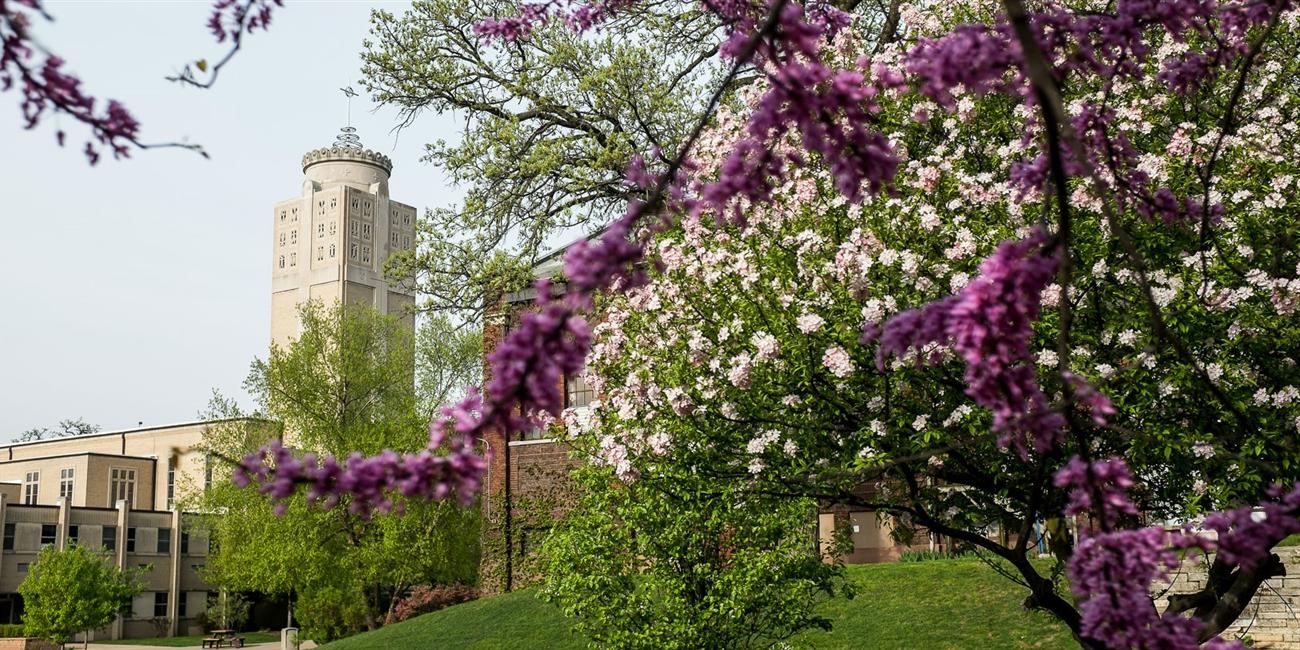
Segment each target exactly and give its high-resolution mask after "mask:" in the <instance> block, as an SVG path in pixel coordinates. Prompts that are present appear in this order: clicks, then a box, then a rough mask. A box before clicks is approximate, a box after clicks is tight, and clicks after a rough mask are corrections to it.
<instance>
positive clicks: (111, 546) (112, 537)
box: [99, 526, 117, 551]
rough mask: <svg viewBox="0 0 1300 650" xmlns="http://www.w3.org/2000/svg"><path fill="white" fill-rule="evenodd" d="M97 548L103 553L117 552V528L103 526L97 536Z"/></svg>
mask: <svg viewBox="0 0 1300 650" xmlns="http://www.w3.org/2000/svg"><path fill="white" fill-rule="evenodd" d="M99 548H101V549H103V550H105V551H115V550H117V526H104V530H103V531H102V532H100V534H99Z"/></svg>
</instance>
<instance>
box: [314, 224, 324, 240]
mask: <svg viewBox="0 0 1300 650" xmlns="http://www.w3.org/2000/svg"><path fill="white" fill-rule="evenodd" d="M324 236H325V224H323V223H318V224H316V237H317V238H320V237H324Z"/></svg>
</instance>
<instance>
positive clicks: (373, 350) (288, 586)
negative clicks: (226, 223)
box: [198, 304, 478, 640]
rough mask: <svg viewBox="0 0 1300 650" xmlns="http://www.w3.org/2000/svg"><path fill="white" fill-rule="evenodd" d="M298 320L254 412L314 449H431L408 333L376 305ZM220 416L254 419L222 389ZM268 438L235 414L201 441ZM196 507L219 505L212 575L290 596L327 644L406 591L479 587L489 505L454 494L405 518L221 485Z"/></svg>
mask: <svg viewBox="0 0 1300 650" xmlns="http://www.w3.org/2000/svg"><path fill="white" fill-rule="evenodd" d="M300 316H301V319H302V323H303V332H302V335H301V336H300V337H299V338H298V339H297V340H295V341H294V342H293V343H292V344H290V345H289V346H288V347H285V348H281V347H273V348H272V350H271V353H270V357H269V359H268V360H266V361H256V362H254V363H253V367H252V371H251V372H250V374H249V377H248V379H247V381H246V386H247V388H248V390H249V392H250V394H252V395H254V396H255V397H256V399H257V411H256V414H257V415H261V416H263V417H266V418H269V419H271V420H274V421H277V422H279V423H282V424H281V426H282V427H283V433H282V435H283V436H284V438H285V439H286V441H287V442H288V443H289V444H291V445H292V446H293V447H295V448H296V449H299V450H301V452H302V453H304V454H305V453H310V452H314V453H332V454H336V455H339V456H346V455H347V454H348V453H350V452H351V451H352V450H360V451H362V452H363V453H368V454H374V453H379V452H381V451H383V450H385V449H391V450H394V451H399V452H401V451H413V450H417V449H420V448H421V447H423V446H424V445H426V444H428V428H427V419H426V418H425V417H424V416H423V415H422V414H421V413H420V412H419V409H418V408H417V401H416V391H415V355H414V352H413V349H412V345H413V341H412V338H413V337H412V336H411V333H410V332H409V330H406V329H405V328H404V326H403V325H402V324H401V323H400V322H399V321H398V320H397V319H394V318H391V317H388V316H383V315H380V314H378V313H377V312H375V311H374V310H373V309H370V308H366V307H343V306H334V307H328V308H327V307H323V306H321V305H318V304H309V305H306V306H304V307H303V309H302V310H301V312H300ZM210 411H211V412H210V413H209V414H208V416H209V418H210V419H213V420H218V419H225V418H230V417H238V416H241V415H246V414H245V413H243V412H242V411H241V410H240V409H239V408H238V406H237V405H235V404H233V403H231V402H230V401H228V400H224V399H222V398H220V396H218V397H217V398H216V399H214V401H213V403H212V405H211V409H210ZM271 433H274V432H271ZM267 441H268V431H267V428H266V425H265V424H264V423H262V422H260V421H258V420H235V421H232V420H225V421H223V422H221V423H219V424H214V425H213V426H212V427H210V429H209V431H208V433H207V434H206V437H205V442H204V445H205V446H206V448H207V451H208V452H209V453H212V454H214V455H217V456H220V457H225V458H239V457H242V456H243V455H245V454H247V453H250V452H253V451H255V450H257V449H258V448H259V447H260V446H262V445H263V444H265V443H266V442H267ZM198 506H199V507H200V508H202V509H203V510H204V511H207V512H220V513H221V514H220V515H216V516H213V517H211V518H209V519H208V521H207V525H208V526H209V527H210V528H211V529H212V532H213V534H214V536H215V539H216V540H217V542H218V545H217V550H216V552H215V553H214V555H213V557H212V558H211V559H210V560H209V562H208V565H207V571H208V575H209V578H210V579H211V580H212V581H213V583H214V584H217V585H220V586H221V587H223V588H226V589H229V590H232V591H255V592H261V593H266V594H271V595H280V596H287V597H290V598H291V599H293V601H294V603H295V609H294V614H295V615H296V616H297V618H298V620H299V623H300V624H301V625H302V627H303V629H304V633H305V634H306V635H307V636H312V637H315V638H317V639H320V640H328V639H332V638H337V637H339V636H343V635H346V634H349V633H353V632H356V631H358V630H360V629H365V628H373V627H375V626H377V625H378V624H379V621H381V620H382V618H383V615H384V613H385V611H386V609H387V607H388V605H389V603H390V601H391V599H392V597H393V595H394V594H395V593H396V592H399V591H401V590H402V589H405V588H407V587H410V586H413V585H420V584H444V583H454V582H472V581H473V580H474V576H475V569H476V567H477V564H478V548H477V545H476V539H477V533H478V513H477V512H476V511H475V510H473V509H466V508H461V507H459V506H458V505H456V504H455V503H452V502H445V503H444V502H440V503H425V502H413V503H404V504H402V508H403V514H404V516H402V517H398V516H396V515H395V514H391V515H378V516H374V517H364V516H361V515H358V514H355V513H352V512H351V511H350V510H349V508H348V507H347V506H348V504H347V503H341V504H339V505H338V507H335V508H332V509H329V510H324V509H322V508H320V507H319V504H313V503H310V502H309V501H308V499H307V498H306V497H305V496H303V495H299V496H296V497H294V498H292V499H290V500H288V501H287V502H284V503H282V504H280V508H279V510H280V512H279V513H277V508H276V506H274V505H272V504H270V503H268V502H267V500H266V499H265V498H264V497H262V496H261V495H260V494H258V493H257V492H256V491H255V490H249V489H241V488H238V487H236V486H235V485H234V484H232V483H230V482H229V481H216V482H215V483H214V484H213V485H212V486H211V488H210V489H208V490H207V491H206V494H204V495H203V496H202V498H201V502H200V503H199V504H198ZM412 540H416V541H415V542H412Z"/></svg>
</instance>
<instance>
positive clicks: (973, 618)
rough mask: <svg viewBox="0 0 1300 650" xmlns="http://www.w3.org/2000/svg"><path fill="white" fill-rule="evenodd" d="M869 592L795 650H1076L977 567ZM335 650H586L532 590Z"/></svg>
mask: <svg viewBox="0 0 1300 650" xmlns="http://www.w3.org/2000/svg"><path fill="white" fill-rule="evenodd" d="M849 576H850V577H851V578H852V579H853V580H854V581H855V582H857V583H858V584H859V585H860V587H861V589H860V591H859V593H858V595H857V597H856V598H854V599H853V600H833V601H828V602H826V603H824V604H823V605H822V608H823V609H822V611H823V613H824V614H825V615H826V616H828V617H830V618H831V619H832V620H833V621H834V630H833V631H831V632H830V633H826V632H822V631H820V630H815V631H809V632H806V633H804V634H802V635H800V636H798V637H795V638H794V639H791V646H793V647H795V648H816V649H826V650H838V649H848V648H871V649H873V650H875V649H890V648H898V649H903V648H917V649H922V648H923V649H925V650H940V649H954V650H956V649H959V648H960V649H966V648H1051V649H1055V648H1075V647H1078V646H1076V645H1075V644H1074V643H1073V641H1072V640H1071V639H1070V635H1069V632H1067V631H1066V630H1065V628H1064V627H1063V626H1061V625H1060V624H1058V623H1056V622H1055V621H1054V620H1052V619H1051V618H1050V617H1048V616H1046V615H1044V614H1039V613H1035V612H1024V611H1022V610H1021V609H1020V608H1019V605H1018V604H1019V602H1020V600H1021V599H1022V598H1024V596H1025V591H1024V590H1023V588H1021V587H1019V586H1017V585H1014V584H1011V583H1010V582H1009V581H1007V579H1006V578H1003V577H1002V576H999V575H997V574H996V573H994V572H993V571H992V570H991V569H989V568H988V567H986V566H984V565H983V564H980V563H979V562H976V561H972V560H946V561H934V562H923V563H915V564H874V565H861V566H852V567H849ZM325 647H326V648H327V649H328V650H394V649H396V648H440V649H443V648H445V649H448V650H459V649H462V648H464V649H470V648H473V649H491V648H547V649H556V650H565V649H570V648H572V649H575V650H576V649H579V648H586V647H587V641H586V639H584V638H582V637H580V636H578V635H576V634H574V633H573V632H572V631H571V630H570V628H569V623H568V621H566V620H565V619H564V617H563V616H562V615H561V614H560V613H559V611H557V610H556V609H555V608H554V607H552V606H550V605H548V604H546V603H543V602H540V601H538V600H537V599H536V598H534V596H533V591H532V590H526V591H519V592H515V593H511V594H506V595H504V596H498V597H495V598H485V599H483V600H478V601H474V602H471V603H465V604H463V605H457V606H455V607H449V608H447V609H444V610H442V611H438V612H434V613H432V614H425V615H424V616H419V617H416V618H413V619H411V620H409V621H404V622H402V623H397V624H395V625H390V626H388V627H385V628H382V629H379V630H376V631H374V632H369V633H366V634H360V635H357V636H354V637H352V638H349V639H344V640H342V641H337V642H335V643H331V644H329V645H328V646H325Z"/></svg>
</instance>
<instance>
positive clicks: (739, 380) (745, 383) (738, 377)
mask: <svg viewBox="0 0 1300 650" xmlns="http://www.w3.org/2000/svg"><path fill="white" fill-rule="evenodd" d="M753 368H754V361H753V359H750V358H749V355H747V354H741V355H738V356H736V357H735V358H733V359H732V360H731V370H730V371H728V372H727V380H728V381H730V382H731V385H733V386H735V387H736V388H749V373H750V371H751V370H753Z"/></svg>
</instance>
